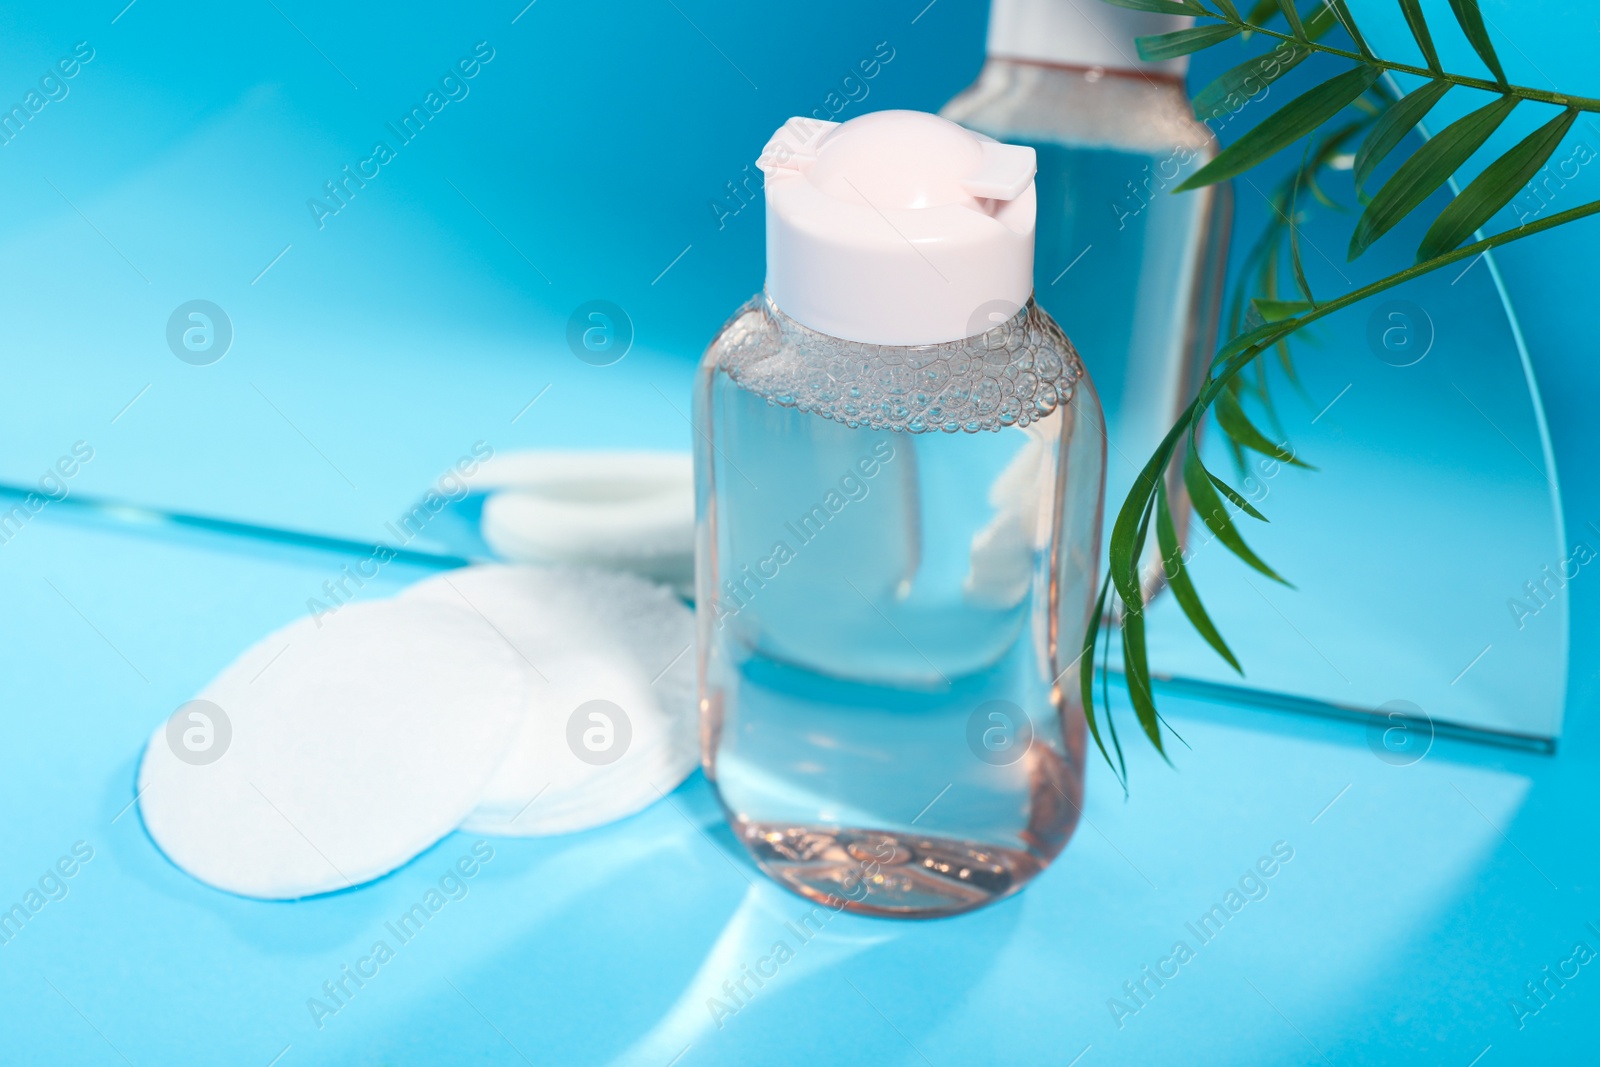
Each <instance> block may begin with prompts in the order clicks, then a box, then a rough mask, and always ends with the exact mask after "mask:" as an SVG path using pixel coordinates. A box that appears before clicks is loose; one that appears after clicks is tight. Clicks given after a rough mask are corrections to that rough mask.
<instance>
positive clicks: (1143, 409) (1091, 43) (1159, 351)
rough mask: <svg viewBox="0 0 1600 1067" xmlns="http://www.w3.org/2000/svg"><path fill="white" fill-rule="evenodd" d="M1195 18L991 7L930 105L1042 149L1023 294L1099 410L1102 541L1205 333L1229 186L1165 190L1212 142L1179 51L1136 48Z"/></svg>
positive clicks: (1218, 272)
mask: <svg viewBox="0 0 1600 1067" xmlns="http://www.w3.org/2000/svg"><path fill="white" fill-rule="evenodd" d="M1192 21H1193V20H1192V19H1185V18H1174V17H1172V16H1159V15H1151V14H1147V13H1145V12H1139V11H1129V10H1127V9H1124V8H1118V7H1113V6H1111V5H1110V4H1107V3H1103V2H1101V0H1083V2H1070V0H994V2H993V4H992V6H991V8H990V14H989V55H988V59H987V61H986V62H985V63H984V66H983V70H982V71H981V72H980V74H979V75H978V80H977V82H975V83H974V84H973V85H972V86H971V87H970V88H968V89H966V90H965V91H964V92H962V93H961V94H960V95H959V96H957V97H956V98H955V99H954V100H952V101H950V103H949V104H947V105H946V106H945V107H944V109H943V110H942V111H941V112H940V114H942V115H944V116H945V117H946V118H949V119H952V120H954V121H956V122H959V123H961V124H962V125H963V126H966V127H968V128H969V129H973V130H977V131H979V132H981V133H984V134H987V135H989V136H991V137H995V138H998V139H1000V140H1003V141H1010V142H1013V143H1016V144H1025V145H1030V146H1032V147H1033V149H1034V150H1035V151H1036V152H1037V153H1038V166H1039V174H1038V178H1037V185H1038V194H1039V221H1038V252H1037V255H1036V258H1035V275H1034V278H1035V281H1034V287H1035V296H1036V298H1037V300H1038V301H1039V303H1040V304H1041V305H1042V306H1043V307H1044V308H1045V310H1047V311H1048V312H1050V314H1051V315H1052V316H1053V317H1054V318H1055V319H1056V321H1058V322H1060V323H1061V325H1062V328H1063V329H1065V330H1066V331H1067V332H1068V333H1069V334H1070V335H1071V337H1072V339H1073V341H1074V342H1075V343H1076V344H1077V346H1078V348H1079V350H1080V351H1081V352H1082V353H1083V359H1084V362H1085V363H1086V364H1087V365H1088V367H1089V369H1090V371H1091V372H1092V373H1093V375H1094V380H1095V384H1096V385H1097V386H1098V387H1099V390H1100V398H1101V402H1102V403H1103V404H1104V405H1105V411H1106V424H1107V430H1106V432H1107V437H1108V438H1109V442H1110V449H1109V455H1108V460H1107V464H1108V469H1107V474H1106V483H1107V492H1106V502H1107V506H1106V516H1105V523H1106V533H1107V535H1109V533H1110V524H1111V523H1112V522H1113V521H1115V518H1116V512H1117V509H1118V508H1119V507H1121V505H1122V501H1123V500H1124V499H1125V498H1126V497H1127V494H1128V490H1129V489H1130V488H1131V487H1132V485H1133V481H1134V478H1135V477H1136V476H1137V475H1138V473H1139V471H1140V469H1141V468H1143V466H1144V464H1145V462H1146V461H1147V460H1148V459H1149V458H1150V456H1151V454H1152V453H1154V452H1155V450H1156V447H1157V446H1158V445H1159V444H1160V442H1161V439H1162V438H1163V437H1164V436H1165V435H1166V433H1167V431H1168V430H1169V429H1170V428H1171V426H1172V424H1173V422H1174V421H1176V419H1177V417H1178V415H1179V413H1180V412H1181V411H1182V410H1183V408H1184V407H1185V406H1186V405H1187V404H1188V403H1189V401H1190V400H1192V399H1193V398H1194V395H1195V392H1196V391H1197V389H1198V388H1199V384H1200V379H1201V377H1202V376H1203V375H1204V373H1205V369H1206V367H1207V365H1208V362H1209V355H1210V351H1211V346H1212V344H1213V343H1214V339H1215V336H1216V329H1217V311H1218V305H1219V301H1220V297H1221V292H1222V284H1223V278H1224V272H1225V267H1226V255H1227V238H1228V233H1229V228H1230V225H1231V218H1230V215H1231V211H1232V199H1231V192H1230V190H1229V188H1228V187H1227V186H1226V185H1223V186H1211V187H1208V188H1205V189H1200V190H1195V191H1192V192H1186V193H1180V194H1177V195H1173V194H1172V193H1171V190H1172V188H1173V187H1174V186H1177V185H1178V184H1180V183H1181V182H1182V181H1183V179H1184V178H1186V177H1187V176H1188V175H1190V174H1192V173H1193V172H1194V171H1195V170H1197V169H1198V168H1199V167H1200V166H1202V165H1203V164H1204V163H1205V162H1206V161H1207V160H1209V159H1210V158H1211V157H1212V155H1214V154H1215V141H1214V138H1213V137H1212V134H1211V131H1210V130H1208V129H1207V128H1206V127H1205V126H1204V125H1202V124H1201V123H1199V122H1197V121H1196V120H1195V118H1194V114H1193V111H1192V110H1191V108H1190V105H1189V100H1188V97H1187V95H1186V93H1185V91H1184V84H1183V75H1184V71H1185V69H1186V66H1187V57H1184V58H1182V59H1179V60H1173V61H1167V62H1163V63H1146V62H1143V61H1141V60H1139V59H1138V58H1137V57H1138V52H1137V49H1136V47H1135V45H1134V38H1135V37H1136V36H1146V35H1150V34H1158V33H1163V32H1167V31H1170V30H1174V29H1178V28H1181V27H1183V26H1185V25H1188V24H1189V23H1191V22H1192ZM1179 473H1180V472H1179V470H1178V468H1177V466H1176V465H1174V467H1173V469H1172V470H1171V471H1170V472H1169V477H1168V488H1169V490H1170V492H1171V494H1172V498H1173V503H1174V507H1173V517H1174V521H1175V522H1176V523H1177V525H1178V530H1179V534H1180V539H1183V537H1184V535H1185V531H1186V527H1187V520H1188V514H1189V509H1188V507H1187V506H1186V504H1185V503H1184V502H1185V501H1186V499H1187V497H1186V494H1185V493H1184V490H1183V482H1182V479H1181V477H1180V476H1179ZM1150 540H1151V542H1152V545H1151V548H1150V552H1149V555H1148V556H1147V559H1146V564H1145V575H1146V581H1145V585H1146V588H1147V591H1148V592H1151V593H1153V592H1154V591H1155V590H1156V589H1157V588H1159V583H1160V580H1161V574H1160V560H1159V557H1158V553H1157V550H1156V548H1155V546H1154V544H1153V542H1154V540H1155V539H1154V538H1151V539H1150Z"/></svg>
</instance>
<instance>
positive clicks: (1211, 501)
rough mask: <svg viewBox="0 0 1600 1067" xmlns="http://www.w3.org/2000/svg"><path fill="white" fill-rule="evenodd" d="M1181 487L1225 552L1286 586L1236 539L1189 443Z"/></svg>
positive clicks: (1208, 479) (1207, 473)
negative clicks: (1184, 489)
mask: <svg viewBox="0 0 1600 1067" xmlns="http://www.w3.org/2000/svg"><path fill="white" fill-rule="evenodd" d="M1183 484H1184V486H1185V487H1186V488H1188V490H1189V500H1190V501H1191V502H1192V503H1193V504H1194V511H1195V514H1196V515H1199V516H1200V520H1201V521H1202V522H1204V523H1205V524H1206V526H1207V527H1208V528H1209V529H1210V530H1211V532H1212V533H1214V534H1216V535H1217V540H1218V541H1221V542H1222V543H1223V545H1225V546H1226V547H1227V549H1228V551H1230V552H1232V553H1233V554H1234V555H1236V556H1238V557H1239V558H1240V559H1242V560H1244V561H1245V562H1246V563H1248V564H1249V565H1250V566H1251V567H1254V568H1255V569H1256V570H1258V571H1260V572H1261V573H1262V574H1264V575H1266V576H1267V577H1268V578H1271V579H1272V580H1273V581H1275V582H1282V583H1283V584H1284V585H1288V584H1289V583H1288V582H1286V581H1284V580H1283V578H1282V576H1280V575H1279V574H1278V572H1277V571H1275V570H1273V569H1272V568H1271V567H1269V566H1267V565H1266V563H1265V562H1263V561H1262V559H1261V557H1260V556H1258V555H1256V554H1255V553H1254V552H1253V551H1251V549H1250V546H1249V545H1247V544H1245V543H1244V538H1242V537H1240V536H1239V531H1238V530H1236V529H1234V526H1233V520H1231V519H1230V518H1228V509H1227V508H1225V507H1223V505H1222V498H1221V497H1219V496H1218V495H1217V490H1216V487H1215V486H1213V485H1212V484H1211V478H1210V472H1209V471H1207V470H1206V468H1205V465H1204V464H1202V463H1201V462H1200V456H1199V454H1198V453H1197V452H1196V451H1195V448H1194V445H1193V443H1191V444H1190V447H1189V451H1188V454H1187V455H1186V456H1184V459H1183Z"/></svg>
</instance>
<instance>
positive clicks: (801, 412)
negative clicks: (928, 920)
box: [695, 296, 1105, 917]
mask: <svg viewBox="0 0 1600 1067" xmlns="http://www.w3.org/2000/svg"><path fill="white" fill-rule="evenodd" d="M695 409H696V410H695V422H696V438H697V440H696V446H697V448H698V450H699V455H698V457H697V478H698V485H697V498H698V509H699V529H698V546H697V550H698V558H697V561H696V569H697V580H698V583H699V588H698V595H697V602H698V603H697V611H698V616H699V625H700V642H699V654H700V656H701V658H702V662H701V678H702V690H701V698H702V712H703V717H702V722H703V738H702V740H703V745H704V759H705V766H706V770H707V774H708V776H709V777H710V778H711V780H712V781H713V783H714V784H715V787H716V789H717V792H718V794H719V796H720V798H721V800H722V803H723V805H724V807H725V809H726V811H727V814H728V817H729V820H730V823H731V824H732V826H733V827H734V830H735V832H736V834H737V835H738V837H739V839H740V840H741V841H742V842H743V843H744V845H745V847H746V848H747V849H749V850H750V852H751V854H752V856H753V857H754V858H755V860H756V862H757V863H759V864H760V865H761V866H762V867H763V868H764V869H765V870H766V871H767V872H768V873H769V874H771V875H772V876H773V877H774V878H776V879H777V880H778V881H779V882H780V883H782V884H784V885H786V886H788V887H789V888H791V889H793V890H795V891H796V892H799V893H801V894H803V895H805V896H807V897H810V898H813V899H817V900H823V901H827V902H829V903H831V904H833V905H835V906H841V904H842V906H843V907H846V908H849V909H851V910H855V911H859V912H863V913H869V914H878V915H896V916H913V917H920V916H935V915H944V914H951V913H955V912H960V911H966V910H968V909H971V908H974V907H978V906H981V905H983V904H986V903H989V902H991V901H993V900H997V899H1000V898H1002V897H1004V896H1006V895H1008V894H1010V893H1012V892H1015V891H1016V890H1017V889H1019V888H1021V886H1023V885H1024V884H1025V883H1026V882H1027V881H1028V880H1029V879H1031V878H1032V877H1033V876H1034V875H1036V874H1037V873H1038V872H1039V871H1040V870H1042V869H1043V867H1044V866H1045V865H1046V864H1048V863H1049V862H1050V861H1051V860H1052V859H1053V858H1054V857H1055V856H1056V854H1057V853H1058V852H1059V851H1060V850H1061V848H1062V847H1063V845H1065V843H1066V841H1067V839H1068V837H1069V836H1070V835H1071V833H1072V831H1073V828H1074V826H1075V825H1076V823H1077V818H1078V811H1079V805H1080V804H1081V801H1082V795H1083V769H1084V763H1083V758H1084V720H1083V712H1082V707H1081V704H1080V701H1079V698H1078V691H1079V689H1078V687H1079V680H1078V659H1079V651H1080V647H1081V644H1082V641H1083V635H1084V632H1085V627H1086V624H1087V620H1088V617H1089V612H1090V611H1091V610H1092V606H1093V598H1094V596H1095V595H1096V593H1097V591H1098V590H1097V587H1096V584H1095V572H1096V564H1097V560H1098V553H1099V531H1100V524H1101V513H1100V512H1101V501H1102V495H1103V481H1104V466H1105V445H1104V438H1103V435H1102V433H1101V431H1100V425H1101V415H1100V410H1099V403H1098V400H1097V398H1096V396H1095V392H1094V388H1093V386H1092V385H1091V384H1090V382H1089V379H1088V377H1087V376H1086V375H1085V374H1084V372H1083V368H1082V364H1081V363H1080V362H1079V360H1078V358H1077V354H1076V352H1075V351H1074V350H1073V348H1072V345H1071V344H1070V343H1069V342H1068V341H1067V339H1066V338H1065V336H1063V335H1062V333H1061V331H1060V330H1059V329H1058V328H1057V327H1056V325H1055V324H1054V323H1053V322H1052V321H1051V320H1050V318H1049V316H1047V315H1045V314H1044V313H1043V312H1042V311H1040V310H1039V309H1038V308H1037V307H1036V306H1035V305H1034V304H1033V302H1032V301H1030V302H1029V304H1028V306H1027V307H1026V308H1024V309H1023V310H1022V311H1021V312H1019V313H1018V314H1017V315H1016V316H1015V317H1013V318H1012V319H1011V320H1010V321H1009V322H1007V323H1004V324H1002V325H1000V326H997V327H996V328H995V329H992V330H990V331H989V332H988V333H986V334H984V335H981V336H980V337H976V338H970V339H968V340H966V341H960V342H953V343H951V344H943V345H929V346H920V347H915V348H895V347H889V346H874V345H865V344H857V343H854V342H847V341H842V340H839V339H837V338H832V337H827V336H825V335H822V334H818V333H815V332H813V331H811V330H809V329H807V328H805V327H804V326H801V325H800V324H798V323H796V322H794V321H793V320H791V319H788V318H787V317H786V316H784V315H783V314H782V313H781V312H780V311H779V310H778V309H777V308H775V307H774V306H773V305H772V304H771V303H770V301H768V300H767V299H766V298H765V297H764V296H763V297H758V298H757V299H755V300H753V301H752V302H751V303H750V304H748V305H746V307H745V308H744V309H742V310H741V311H740V312H739V313H738V314H737V315H735V317H734V318H733V319H732V320H730V322H729V324H728V325H727V326H726V327H724V329H723V331H722V333H721V334H720V335H719V337H718V338H717V340H716V341H715V342H714V343H713V344H712V346H711V348H710V349H709V351H708V352H707V354H706V357H705V360H704V361H703V363H702V365H701V369H700V374H699V377H698V380H697V385H696V395H695Z"/></svg>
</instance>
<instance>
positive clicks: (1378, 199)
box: [1349, 96, 1517, 259]
mask: <svg viewBox="0 0 1600 1067" xmlns="http://www.w3.org/2000/svg"><path fill="white" fill-rule="evenodd" d="M1516 106H1517V98H1516V97H1514V96H1502V97H1500V98H1499V99H1498V100H1496V101H1495V102H1494V103H1492V104H1488V105H1486V106H1484V107H1480V108H1479V109H1478V110H1476V111H1474V112H1472V113H1470V114H1468V115H1464V116H1462V117H1461V118H1459V119H1457V120H1456V121H1454V122H1452V123H1451V124H1450V125H1448V126H1446V127H1445V128H1444V129H1443V130H1441V131H1439V134H1438V136H1436V137H1434V138H1433V139H1432V140H1430V141H1428V142H1427V143H1426V144H1424V145H1423V146H1422V147H1421V148H1419V149H1417V152H1416V154H1415V155H1413V156H1412V157H1411V158H1410V159H1408V160H1406V161H1405V162H1404V163H1402V164H1400V169H1399V170H1397V171H1395V172H1394V174H1393V175H1391V176H1390V178H1389V180H1388V181H1386V182H1384V183H1383V188H1381V189H1379V190H1378V193H1377V195H1376V196H1374V197H1373V198H1372V203H1370V204H1368V205H1367V210H1366V211H1364V212H1362V213H1361V218H1360V220H1359V221H1358V222H1357V223H1356V232H1355V233H1354V234H1353V235H1352V236H1351V238H1350V253H1349V258H1351V259H1355V258H1356V257H1357V256H1359V255H1361V253H1363V252H1365V251H1366V250H1367V249H1368V248H1369V247H1370V246H1371V245H1372V242H1374V241H1376V240H1377V239H1378V238H1380V237H1382V236H1383V235H1384V234H1386V233H1388V232H1389V230H1390V229H1391V228H1393V226H1394V225H1395V224H1396V223H1397V222H1399V221H1400V220H1401V219H1403V218H1405V217H1406V216H1407V215H1409V214H1410V213H1411V212H1412V211H1414V210H1415V209H1416V208H1417V206H1418V205H1420V204H1421V203H1422V202H1423V201H1424V200H1426V199H1428V197H1429V196H1431V195H1432V194H1433V191H1434V190H1435V189H1438V188H1439V186H1441V185H1443V184H1444V183H1445V182H1446V181H1447V180H1448V179H1449V177H1450V175H1452V174H1454V173H1455V172H1456V170H1457V169H1458V168H1459V167H1460V166H1461V164H1463V163H1465V162H1466V161H1467V157H1468V156H1470V155H1472V153H1474V152H1476V151H1477V150H1478V149H1479V148H1481V147H1482V146H1483V142H1485V141H1487V140H1488V139H1489V135H1490V134H1491V133H1493V132H1494V131H1495V130H1496V129H1497V128H1498V127H1499V125H1500V124H1501V123H1502V122H1504V121H1505V118H1506V116H1507V115H1509V114H1511V109H1512V108H1514V107H1516Z"/></svg>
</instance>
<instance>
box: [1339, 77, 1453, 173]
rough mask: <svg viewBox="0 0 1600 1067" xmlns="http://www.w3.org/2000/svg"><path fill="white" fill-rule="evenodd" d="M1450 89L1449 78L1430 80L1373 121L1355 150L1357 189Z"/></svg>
mask: <svg viewBox="0 0 1600 1067" xmlns="http://www.w3.org/2000/svg"><path fill="white" fill-rule="evenodd" d="M1449 91H1450V83H1449V82H1447V81H1444V80H1443V79H1439V80H1436V81H1431V82H1429V83H1428V84H1427V85H1424V86H1423V87H1422V88H1420V89H1418V90H1416V91H1415V92H1412V93H1407V94H1406V95H1405V96H1403V97H1401V98H1400V100H1399V101H1398V102H1397V103H1395V104H1393V105H1391V106H1390V108H1389V110H1387V111H1385V112H1384V113H1383V117H1382V118H1380V119H1378V121H1377V122H1374V123H1373V124H1372V131H1371V132H1370V133H1368V134H1367V136H1366V139H1365V140H1364V141H1362V142H1361V147H1360V149H1358V150H1357V151H1356V169H1355V180H1356V188H1357V189H1360V188H1361V187H1362V186H1363V185H1365V184H1366V183H1367V179H1368V178H1370V177H1372V172H1373V171H1374V170H1376V169H1377V168H1378V164H1379V163H1382V162H1383V160H1384V157H1385V156H1387V155H1388V154H1389V153H1390V152H1392V151H1393V150H1394V147H1395V145H1397V144H1399V143H1400V142H1401V141H1403V140H1404V139H1405V136H1406V134H1408V133H1410V132H1411V130H1412V128H1413V127H1415V126H1416V124H1417V123H1419V122H1421V121H1422V118H1423V116H1424V115H1426V114H1427V113H1428V112H1430V111H1432V110H1433V105H1435V104H1437V103H1438V102H1439V100H1440V99H1441V98H1442V97H1443V96H1444V94H1445V93H1447V92H1449Z"/></svg>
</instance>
